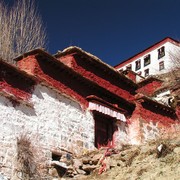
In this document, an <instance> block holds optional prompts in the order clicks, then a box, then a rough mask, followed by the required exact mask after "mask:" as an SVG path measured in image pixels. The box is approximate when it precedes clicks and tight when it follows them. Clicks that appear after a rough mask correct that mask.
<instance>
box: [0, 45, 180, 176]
mask: <svg viewBox="0 0 180 180" xmlns="http://www.w3.org/2000/svg"><path fill="white" fill-rule="evenodd" d="M15 61H16V62H17V67H15V66H13V65H9V64H7V63H5V62H4V61H2V60H0V111H1V113H0V119H1V131H0V143H1V146H0V165H1V166H0V168H1V173H2V174H3V176H5V177H7V178H8V179H17V176H18V177H21V178H22V168H21V167H19V166H18V165H17V162H19V161H18V158H19V156H18V155H19V153H18V152H19V151H18V149H20V147H19V146H20V142H19V140H20V139H21V138H22V137H24V135H25V136H26V137H28V139H29V141H30V142H31V146H32V148H31V149H33V151H32V152H31V155H32V156H33V157H35V158H36V163H37V168H34V169H33V170H35V169H38V170H39V172H40V173H42V174H43V175H44V176H46V177H47V174H48V168H50V167H51V163H52V161H54V160H55V159H56V157H57V156H58V155H59V154H61V150H62V149H65V151H66V152H71V153H73V154H81V153H83V152H84V151H87V150H93V149H98V148H101V147H106V148H107V147H109V148H119V147H121V146H122V145H123V144H140V143H143V142H146V141H148V140H152V139H155V138H157V137H159V136H161V135H162V134H163V133H164V132H165V134H167V135H168V134H172V133H174V134H175V133H176V130H177V127H179V124H180V122H179V114H177V111H176V110H177V108H176V107H174V108H172V107H171V106H167V105H165V104H163V103H159V102H158V101H156V100H153V99H152V98H150V97H151V96H152V94H153V93H154V91H155V90H156V89H157V88H160V87H161V85H162V81H160V80H158V79H145V80H144V81H142V82H141V83H140V84H137V83H136V82H134V81H133V80H131V78H128V77H126V76H125V75H124V74H122V73H119V72H118V71H116V70H115V69H114V68H113V67H111V66H109V65H107V64H106V63H104V62H102V61H101V60H100V59H98V58H97V57H95V56H93V55H91V54H90V53H87V52H85V51H83V50H82V49H80V48H77V47H69V48H67V49H65V50H64V51H62V52H59V53H57V54H56V55H55V56H52V55H50V54H48V53H47V52H45V51H43V50H41V49H36V50H32V51H30V52H27V53H25V54H23V55H22V56H19V57H18V58H16V59H15ZM131 77H133V76H131ZM178 112H179V111H178ZM26 150H27V149H26ZM28 150H29V149H28ZM37 160H38V161H37ZM31 167H33V166H32V165H31ZM33 170H32V171H33ZM42 177H43V176H42Z"/></svg>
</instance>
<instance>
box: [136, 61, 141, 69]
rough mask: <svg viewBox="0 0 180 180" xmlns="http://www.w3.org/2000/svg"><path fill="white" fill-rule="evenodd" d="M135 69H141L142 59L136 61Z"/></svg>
mask: <svg viewBox="0 0 180 180" xmlns="http://www.w3.org/2000/svg"><path fill="white" fill-rule="evenodd" d="M135 65H136V66H135V70H136V71H137V70H139V69H140V68H141V60H140V59H139V60H137V61H136V62H135Z"/></svg>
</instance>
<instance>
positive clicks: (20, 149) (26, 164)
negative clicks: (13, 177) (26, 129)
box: [16, 135, 40, 180]
mask: <svg viewBox="0 0 180 180" xmlns="http://www.w3.org/2000/svg"><path fill="white" fill-rule="evenodd" d="M16 174H17V176H18V178H19V179H26V180H28V179H29V180H30V179H40V178H39V174H38V172H37V166H36V163H35V160H34V155H33V148H32V146H31V141H30V139H29V138H28V137H27V136H26V135H21V136H20V137H19V138H18V139H17V173H16Z"/></svg>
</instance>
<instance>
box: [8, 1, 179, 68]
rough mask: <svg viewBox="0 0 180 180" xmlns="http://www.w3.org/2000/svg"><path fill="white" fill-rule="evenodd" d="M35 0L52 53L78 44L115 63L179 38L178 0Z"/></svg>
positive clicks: (108, 61) (102, 58)
mask: <svg viewBox="0 0 180 180" xmlns="http://www.w3.org/2000/svg"><path fill="white" fill-rule="evenodd" d="M6 1H7V2H8V1H11V2H12V0H5V2H6ZM35 1H36V2H37V4H38V7H39V11H40V13H41V15H42V17H43V21H44V23H45V25H46V27H47V33H48V39H49V43H48V51H49V52H50V53H51V54H54V53H56V52H57V51H58V50H63V49H64V48H66V47H68V46H79V47H81V48H82V49H83V50H85V51H88V52H90V53H92V54H94V55H96V56H98V57H99V58H100V59H101V60H103V61H104V62H106V63H108V64H110V65H117V64H118V63H119V62H121V61H122V60H125V59H127V58H129V57H131V56H133V55H134V54H136V53H138V52H139V51H142V50H143V49H145V48H147V47H149V46H150V45H152V44H154V43H156V42H157V41H160V40H161V39H163V38H165V37H167V36H169V37H172V38H174V39H177V40H179V39H180V0H35Z"/></svg>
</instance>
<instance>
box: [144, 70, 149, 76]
mask: <svg viewBox="0 0 180 180" xmlns="http://www.w3.org/2000/svg"><path fill="white" fill-rule="evenodd" d="M147 73H148V74H147ZM148 76H149V68H148V69H145V70H144V77H148Z"/></svg>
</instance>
